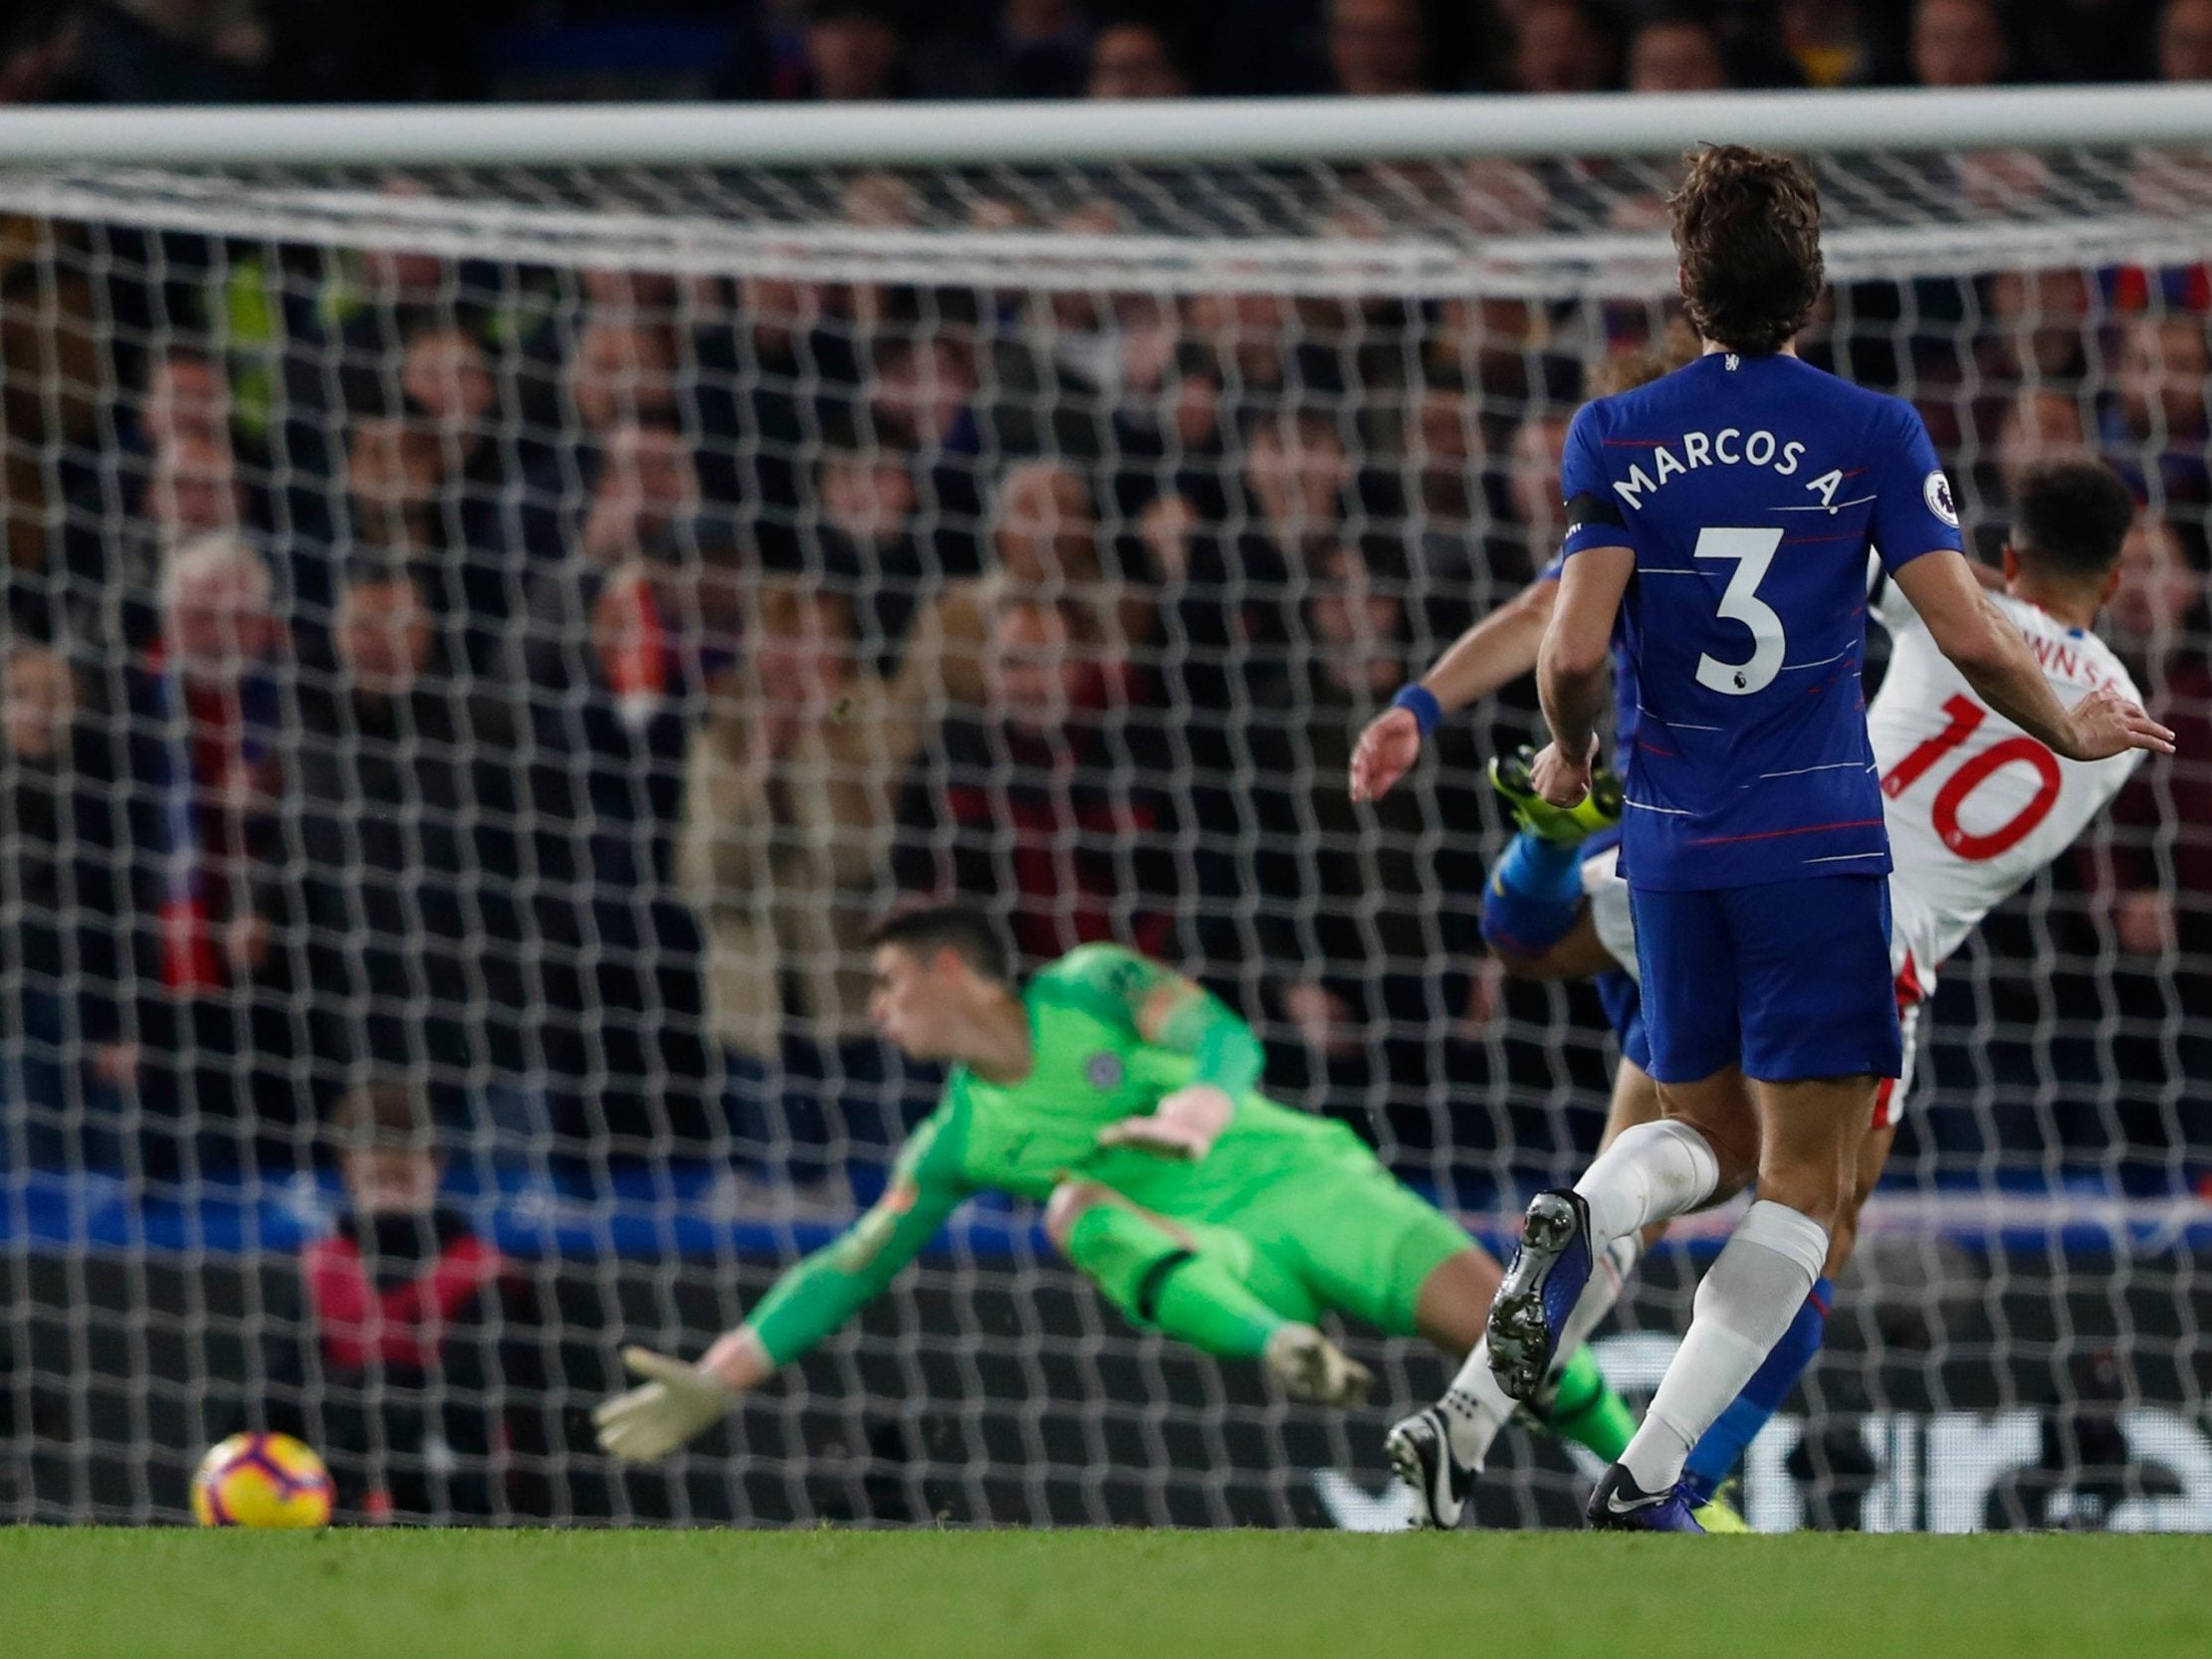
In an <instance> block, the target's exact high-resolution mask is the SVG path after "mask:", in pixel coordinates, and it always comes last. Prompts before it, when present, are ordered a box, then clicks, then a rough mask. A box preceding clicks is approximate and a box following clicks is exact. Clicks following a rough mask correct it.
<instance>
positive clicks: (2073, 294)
mask: <svg viewBox="0 0 2212 1659" xmlns="http://www.w3.org/2000/svg"><path fill="white" fill-rule="evenodd" d="M2092 298H2093V297H2092V293H2091V289H2090V280H2089V278H2088V276H2087V275H2086V274H2085V273H2083V272H2081V271H2079V270H2075V269H2071V268H2067V269H2060V270H2042V271H2004V272H2000V273H1999V274H1998V275H1997V276H1995V277H1993V278H1991V279H1990V283H1989V315H1990V318H1991V320H1992V321H1993V322H1994V323H1995V324H1996V326H1995V328H1994V330H1993V331H1992V332H1990V333H1989V334H1987V335H1985V336H1983V338H1981V339H1980V340H1979V341H1977V343H1976V346H1975V352H1976V356H1977V358H1978V360H1979V363H1980V368H1981V373H1982V375H1983V377H1984V378H1985V379H1988V380H1992V381H1995V382H1997V383H1999V384H2004V383H2007V382H2014V381H2022V382H2028V381H2049V382H2053V383H2055V384H2057V385H2059V386H2061V387H2063V388H2071V387H2073V386H2075V385H2077V384H2078V383H2079V382H2080V381H2081V380H2082V379H2083V378H2084V376H2085V375H2086V373H2087V372H2088V367H2089V349H2090V345H2091V343H2092V341H2093V339H2094V337H2095V336H2094V333H2093V330H2092V323H2091V317H2090V307H2091V301H2092Z"/></svg>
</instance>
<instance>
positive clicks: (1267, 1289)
mask: <svg viewBox="0 0 2212 1659" xmlns="http://www.w3.org/2000/svg"><path fill="white" fill-rule="evenodd" d="M1346 1140H1347V1141H1348V1142H1350V1144H1348V1145H1347V1146H1346V1147H1345V1149H1344V1150H1343V1152H1342V1153H1341V1154H1339V1155H1337V1156H1333V1157H1330V1158H1327V1159H1325V1160H1317V1161H1316V1162H1314V1163H1313V1164H1312V1165H1311V1166H1309V1167H1304V1168H1300V1169H1296V1170H1293V1171H1290V1172H1288V1173H1285V1174H1281V1175H1278V1176H1276V1177H1275V1178H1274V1179H1272V1180H1269V1181H1266V1182H1264V1183H1261V1184H1260V1185H1258V1186H1257V1187H1256V1188H1255V1189H1254V1190H1253V1192H1252V1195H1251V1196H1250V1197H1249V1198H1246V1199H1244V1200H1243V1201H1242V1202H1240V1203H1238V1204H1237V1205H1235V1206H1234V1208H1233V1209H1232V1210H1230V1211H1229V1212H1228V1213H1226V1214H1219V1215H1217V1216H1216V1218H1215V1219H1213V1220H1211V1221H1203V1222H1194V1221H1183V1222H1179V1223H1178V1225H1179V1226H1181V1227H1182V1228H1183V1229H1184V1230H1185V1231H1187V1232H1189V1233H1190V1234H1191V1235H1192V1236H1193V1238H1194V1239H1195V1240H1196V1241H1197V1243H1198V1247H1199V1249H1200V1251H1201V1253H1203V1254H1204V1255H1205V1256H1206V1257H1207V1258H1208V1259H1210V1260H1213V1261H1218V1262H1220V1263H1221V1264H1222V1265H1224V1266H1226V1267H1227V1268H1228V1269H1229V1270H1230V1271H1231V1272H1233V1273H1234V1274H1235V1275H1236V1277H1237V1278H1238V1279H1239V1280H1240V1281H1241V1282H1242V1283H1243V1285H1244V1287H1245V1288H1246V1289H1247V1290H1249V1291H1250V1292H1251V1293H1252V1294H1253V1295H1254V1296H1256V1297H1258V1298H1259V1300H1260V1301H1262V1302H1264V1303H1265V1304H1266V1305H1267V1306H1268V1307H1270V1308H1272V1309H1273V1310H1274V1311H1275V1312H1276V1313H1278V1314H1280V1315H1282V1317H1283V1318H1284V1319H1291V1320H1302V1321H1305V1322H1307V1323H1309V1324H1310V1323H1311V1322H1312V1321H1313V1320H1315V1319H1316V1318H1318V1317H1319V1316H1320V1315H1321V1314H1322V1313H1324V1312H1335V1313H1339V1314H1347V1315H1349V1316H1351V1317H1352V1318H1354V1319H1357V1320H1362V1321H1365V1322H1366V1323H1367V1324H1369V1325H1372V1326H1376V1327H1378V1328H1379V1329H1381V1330H1383V1331H1386V1332H1388V1333H1389V1334H1390V1335H1392V1336H1394V1337H1411V1336H1415V1335H1418V1330H1417V1313H1418V1310H1419V1307H1420V1303H1421V1287H1422V1286H1423V1285H1424V1284H1425V1283H1427V1282H1428V1279H1429V1276H1430V1274H1432V1273H1434V1272H1435V1271H1436V1270H1437V1268H1438V1264H1440V1263H1441V1262H1443V1261H1444V1260H1445V1259H1446V1258H1447V1257H1450V1256H1455V1255H1457V1254H1458V1253H1459V1252H1460V1251H1462V1250H1469V1249H1472V1248H1473V1247H1474V1241H1473V1240H1472V1239H1470V1238H1468V1236H1467V1235H1466V1232H1465V1231H1464V1230H1463V1229H1462V1228H1461V1227H1460V1226H1459V1224H1458V1223H1457V1222H1456V1221H1453V1220H1452V1219H1451V1218H1450V1217H1449V1216H1447V1215H1445V1214H1444V1213H1443V1212H1442V1211H1441V1210H1439V1209H1438V1208H1437V1207H1436V1206H1435V1205H1434V1204H1431V1203H1430V1202H1429V1201H1428V1200H1426V1199H1424V1198H1422V1197H1421V1196H1420V1195H1418V1194H1417V1193H1415V1192H1413V1191H1412V1190H1410V1189H1409V1188H1408V1187H1406V1186H1405V1185H1403V1184H1402V1183H1400V1182H1399V1181H1398V1180H1397V1179H1395V1178H1394V1177H1393V1176H1392V1175H1391V1173H1390V1171H1389V1170H1387V1169H1385V1168H1384V1167H1383V1166H1382V1164H1381V1163H1379V1162H1377V1161H1376V1159H1375V1157H1374V1155H1373V1154H1372V1153H1371V1152H1369V1151H1368V1150H1367V1148H1366V1147H1365V1146H1364V1145H1361V1144H1360V1143H1359V1142H1358V1141H1357V1139H1356V1138H1354V1137H1352V1136H1351V1135H1350V1133H1349V1132H1347V1133H1346Z"/></svg>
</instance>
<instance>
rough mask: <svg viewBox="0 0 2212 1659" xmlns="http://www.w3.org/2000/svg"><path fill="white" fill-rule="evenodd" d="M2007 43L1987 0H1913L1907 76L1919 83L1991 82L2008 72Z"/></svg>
mask: <svg viewBox="0 0 2212 1659" xmlns="http://www.w3.org/2000/svg"><path fill="white" fill-rule="evenodd" d="M2012 68H2013V65H2012V46H2011V43H2010V42H2009V41H2008V40H2007V39H2006V37H2005V24H2004V19H2003V17H2001V16H2000V15H1999V13H1998V11H1997V8H1996V6H1995V5H1993V4H1992V3H1991V0H1919V3H1918V4H1917V5H1916V6H1914V8H1913V11H1912V79H1913V80H1914V81H1915V82H1917V83H1918V84H1919V85H1921V86H1923V87H1995V86H1998V85H2000V84H2002V83H2003V82H2005V81H2008V80H2010V79H2011V78H2012Z"/></svg>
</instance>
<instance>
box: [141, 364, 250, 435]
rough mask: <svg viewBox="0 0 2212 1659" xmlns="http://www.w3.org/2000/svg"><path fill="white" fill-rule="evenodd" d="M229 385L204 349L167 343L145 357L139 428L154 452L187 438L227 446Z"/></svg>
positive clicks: (229, 401) (229, 432) (228, 432)
mask: <svg viewBox="0 0 2212 1659" xmlns="http://www.w3.org/2000/svg"><path fill="white" fill-rule="evenodd" d="M230 405H231V397H230V387H229V386H228V385H227V384H226V383H225V381H224V379H223V376H222V374H221V372H220V371H219V370H218V369H217V368H216V367H215V364H214V363H213V362H212V361H210V360H209V359H208V358H207V357H206V356H205V355H204V354H202V353H200V352H198V351H189V350H185V349H182V348H180V347H174V346H172V347H171V348H169V349H168V350H165V351H161V352H158V353H156V354H155V355H154V356H153V357H151V358H150V359H149V360H148V361H147V363H146V383H145V389H144V390H143V391H142V392H141V393H140V394H139V397H138V434H139V436H140V437H141V438H143V439H144V440H145V444H146V447H147V448H148V449H150V450H152V451H154V452H155V453H156V454H158V453H159V452H160V451H161V450H163V449H165V448H167V447H168V446H169V445H171V444H174V443H178V442H181V441H186V440H192V441H197V442H200V443H204V444H211V445H219V446H222V447H225V448H228V447H229V445H230V441H231V429H230Z"/></svg>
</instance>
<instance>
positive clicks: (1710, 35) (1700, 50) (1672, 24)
mask: <svg viewBox="0 0 2212 1659" xmlns="http://www.w3.org/2000/svg"><path fill="white" fill-rule="evenodd" d="M1627 56H1628V66H1629V70H1628V84H1629V91H1630V92H1632V93H1717V92H1723V91H1725V90H1726V89H1727V88H1728V86H1729V85H1730V77H1729V74H1728V64H1727V58H1726V56H1725V55H1724V54H1723V53H1722V51H1721V49H1720V37H1719V35H1718V34H1717V33H1715V31H1714V29H1713V26H1712V25H1711V24H1710V23H1708V22H1706V21H1705V20H1704V19H1702V18H1700V17H1697V16H1695V15H1692V14H1689V13H1686V12H1685V13H1670V14H1661V15H1659V16H1657V17H1652V18H1648V19H1646V20H1645V21H1644V22H1642V23H1639V24H1638V25H1637V26H1636V28H1635V30H1634V31H1633V32H1632V33H1631V34H1630V36H1629V49H1628V54H1627Z"/></svg>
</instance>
